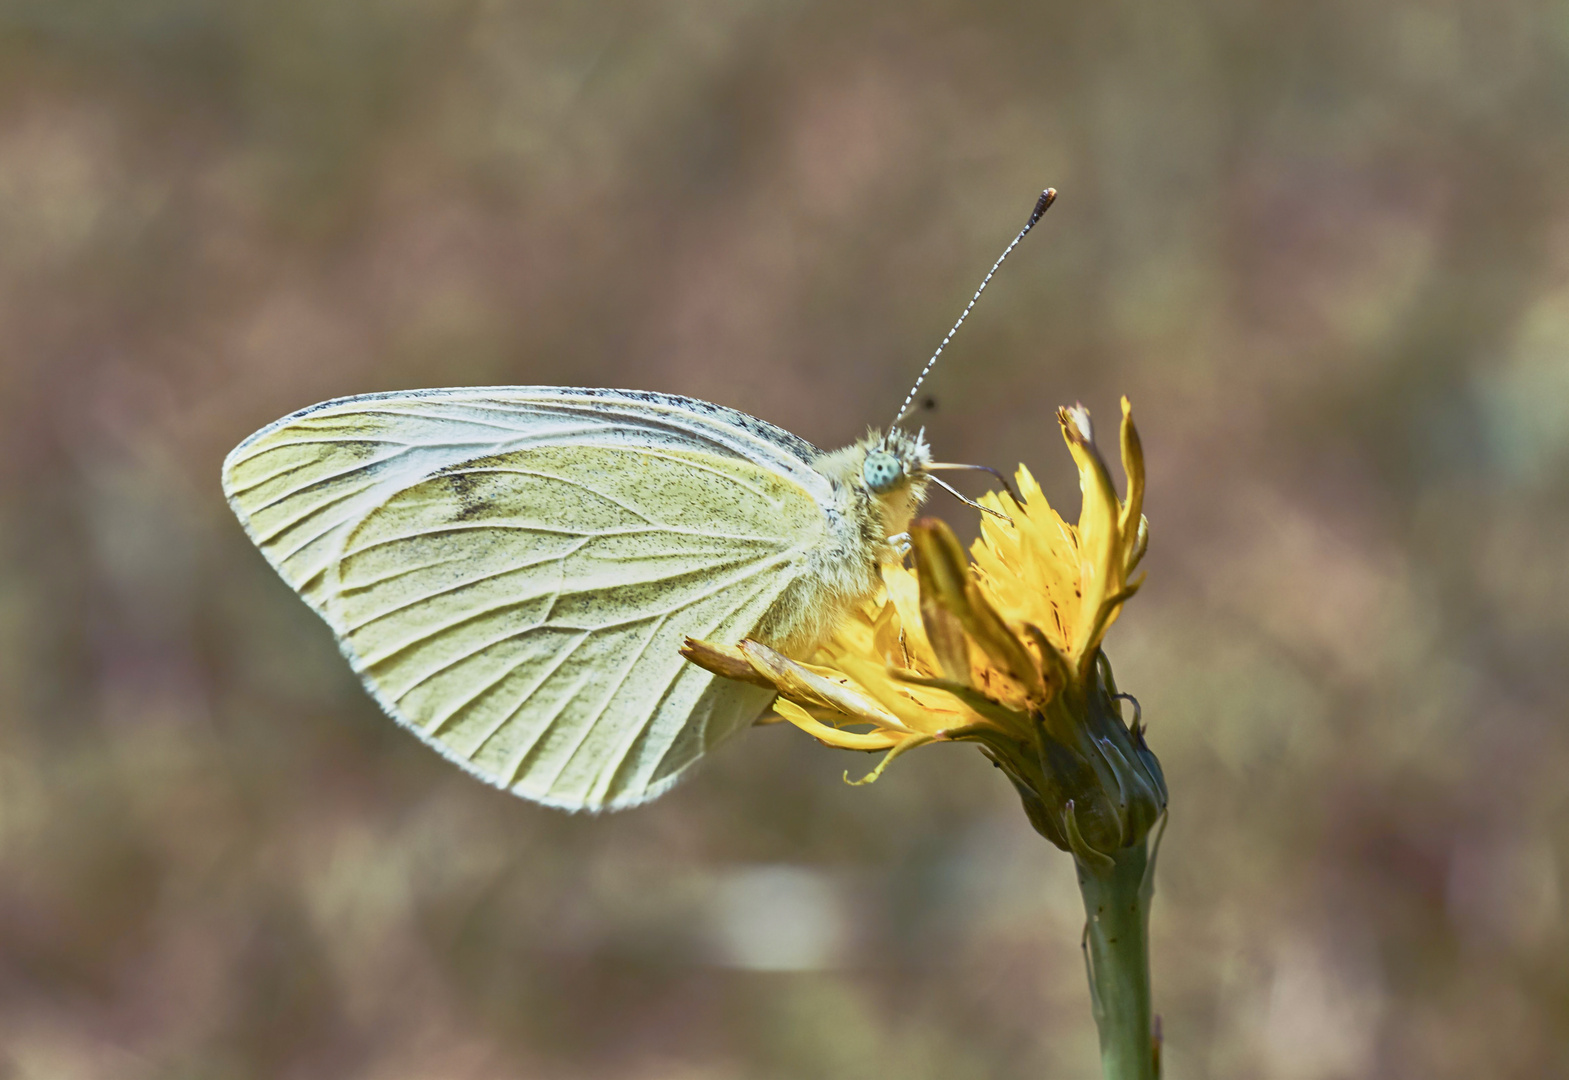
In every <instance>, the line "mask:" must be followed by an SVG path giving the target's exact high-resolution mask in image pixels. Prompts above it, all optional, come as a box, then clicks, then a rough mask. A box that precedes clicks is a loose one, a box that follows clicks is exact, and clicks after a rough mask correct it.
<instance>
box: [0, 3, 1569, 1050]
mask: <svg viewBox="0 0 1569 1080" xmlns="http://www.w3.org/2000/svg"><path fill="white" fill-rule="evenodd" d="M1566 181H1569V6H1566V5H1565V4H1564V3H1562V2H1548V0H1407V2H1372V3H1369V2H1365V0H1364V2H1352V0H1327V2H1302V0H1286V2H1278V3H1277V2H1263V0H1254V2H1252V3H1248V2H1242V0H1176V2H1173V3H1141V2H1136V0H1115V2H1111V3H1103V4H1068V3H1060V2H1045V3H1037V4H1028V5H1026V4H1012V3H992V2H969V3H958V2H943V0H897V2H896V0H875V2H871V3H865V4H847V3H842V2H839V3H834V2H820V0H792V2H779V0H739V2H738V0H684V2H663V3H660V2H642V3H639V2H626V0H607V2H595V3H572V2H566V0H561V2H553V3H550V2H522V0H334V2H330V3H319V2H314V0H267V2H262V0H223V2H220V0H98V2H88V0H81V2H71V3H64V2H61V0H5V2H4V3H0V1077H4V1078H6V1080H35V1078H37V1080H59V1078H65V1080H74V1078H81V1080H96V1078H117V1080H120V1078H132V1080H143V1078H146V1080H153V1078H159V1080H163V1078H169V1080H175V1078H186V1077H189V1078H204V1080H205V1078H220V1080H248V1078H252V1077H255V1078H262V1077H285V1078H305V1077H330V1078H350V1077H352V1078H362V1077H363V1078H376V1080H382V1078H388V1080H390V1078H411V1080H413V1078H420V1080H424V1078H443V1080H444V1078H453V1080H466V1078H476V1080H478V1078H504V1077H542V1078H552V1080H554V1078H561V1080H578V1078H582V1080H591V1078H617V1080H727V1078H733V1077H735V1078H753V1077H756V1078H765V1080H773V1078H778V1080H785V1078H816V1077H864V1078H879V1077H901V1078H910V1080H918V1078H944V1080H962V1078H971V1077H973V1078H1004V1077H1010V1078H1011V1077H1019V1078H1024V1077H1043V1076H1051V1077H1059V1078H1089V1077H1092V1076H1094V1075H1095V1068H1096V1065H1095V1061H1096V1053H1095V1039H1094V1029H1093V1026H1092V1023H1091V1018H1090V1012H1089V1007H1088V1004H1087V994H1086V991H1085V988H1084V979H1083V968H1082V964H1081V961H1080V957H1079V952H1078V944H1079V931H1080V926H1081V920H1082V915H1081V912H1080V910H1079V906H1078V898H1077V895H1076V891H1075V887H1074V884H1073V878H1072V870H1071V865H1070V861H1069V859H1068V858H1067V857H1066V856H1065V855H1063V854H1062V853H1061V852H1059V851H1057V850H1056V849H1055V848H1052V847H1050V846H1049V845H1047V844H1046V843H1045V842H1043V841H1041V840H1040V839H1038V838H1037V837H1036V836H1035V835H1034V834H1033V833H1032V832H1031V831H1030V830H1029V828H1028V827H1027V826H1026V824H1025V821H1024V818H1023V814H1022V812H1021V811H1020V809H1019V808H1018V806H1017V804H1016V801H1015V799H1014V796H1013V795H1012V793H1011V791H1010V790H1008V789H1007V787H1006V785H1005V784H1004V783H1003V782H1002V781H1001V780H1000V779H999V777H998V776H997V775H996V774H995V773H994V771H993V770H992V769H990V768H989V767H987V765H986V762H985V761H984V760H983V759H982V758H981V757H980V755H979V754H977V753H976V752H974V751H973V750H972V749H969V748H965V747H948V748H938V749H933V750H925V751H922V752H920V753H918V754H914V755H911V756H910V757H908V758H905V759H903V760H902V761H901V762H900V763H899V764H898V765H896V766H895V767H894V768H892V769H890V770H889V772H888V774H887V775H886V776H885V777H884V778H883V779H882V780H881V781H880V782H879V783H878V784H876V785H874V786H872V787H868V788H860V789H854V788H850V787H847V786H845V785H844V784H843V783H842V782H841V780H840V775H841V773H842V772H843V771H844V770H845V769H846V768H847V767H849V768H852V769H859V768H861V767H863V766H864V765H865V764H866V763H867V762H866V760H865V759H863V758H861V757H858V756H852V755H847V754H844V753H842V752H835V751H829V750H826V749H824V748H821V747H819V746H817V745H816V744H814V743H812V742H811V741H810V740H808V739H806V738H805V737H802V736H799V735H798V734H797V733H795V732H794V731H791V730H789V729H783V728H766V729H760V730H757V731H755V732H751V733H749V734H748V735H747V736H746V737H744V738H743V739H742V740H740V742H739V743H738V744H736V745H732V746H730V747H728V748H727V750H726V751H725V752H723V753H720V754H718V755H717V756H716V757H715V759H714V760H713V761H712V762H711V763H710V764H709V765H708V766H707V767H706V768H705V769H703V770H701V772H700V774H699V775H698V776H696V778H694V779H692V780H691V781H690V782H688V783H687V784H685V785H684V786H683V787H681V788H679V789H677V790H676V791H675V792H673V793H672V794H670V795H669V796H667V797H666V798H664V799H662V800H660V801H659V802H657V803H655V804H653V805H651V806H649V807H647V808H644V809H641V810H638V811H635V812H629V813H624V814H617V815H612V816H607V817H600V818H592V817H587V816H579V817H571V816H566V815H563V814H559V813H556V812H553V811H549V810H544V809H541V808H538V807H535V806H532V805H529V804H526V803H523V802H521V801H518V800H515V799H512V798H509V797H507V796H505V795H503V794H500V793H498V792H495V791H492V790H490V789H488V788H486V787H484V786H483V785H481V784H479V783H477V782H475V781H472V780H469V779H467V778H465V777H463V776H461V775H459V774H458V773H457V772H456V771H455V770H454V769H453V768H452V767H450V766H449V765H447V764H446V763H445V762H443V761H441V760H440V759H439V758H438V757H437V756H436V755H434V754H432V753H430V752H429V751H427V750H424V749H422V748H421V747H420V746H419V745H418V744H417V743H416V742H415V740H413V739H412V738H410V737H409V736H407V735H406V734H403V733H401V732H400V731H398V730H397V729H396V728H395V727H394V725H393V724H392V723H391V722H389V721H387V720H385V719H384V718H383V717H381V716H380V715H379V713H378V712H377V710H376V708H375V706H374V705H373V704H372V703H371V701H370V700H369V699H368V698H367V697H366V696H365V695H364V694H363V693H362V692H361V691H360V689H359V687H358V686H357V684H356V682H355V680H354V678H353V677H352V676H351V674H350V672H349V671H348V669H347V667H346V666H345V664H344V663H343V662H342V661H341V660H340V659H339V657H338V654H337V650H336V649H335V648H334V646H333V642H332V639H331V636H330V635H329V633H328V631H327V629H326V627H325V626H323V625H322V624H320V623H319V621H318V620H317V619H316V618H315V616H314V615H312V614H311V613H310V612H309V611H308V610H307V609H306V607H305V606H304V605H303V604H302V603H300V602H299V601H298V600H297V599H296V598H295V597H294V596H293V595H292V594H291V593H290V592H289V590H288V589H287V588H286V587H285V586H284V585H283V583H282V582H281V581H279V580H278V579H277V578H276V577H275V576H274V575H273V573H272V572H271V571H270V570H269V569H268V568H267V566H266V565H265V564H264V563H263V561H262V559H261V558H260V556H259V555H258V554H257V553H256V552H255V551H254V550H253V549H252V548H251V546H250V545H249V543H248V542H247V541H246V539H245V538H244V536H243V535H242V534H241V532H240V529H239V527H238V526H237V524H236V523H235V521H234V520H233V518H232V517H231V515H230V513H229V511H228V509H227V507H226V506H225V505H224V502H223V499H222V497H221V494H220V491H219V483H218V467H219V462H220V461H221V459H222V457H223V455H224V453H225V452H226V451H227V450H228V449H229V448H230V447H231V446H232V445H233V444H235V443H236V442H238V441H239V440H240V439H241V438H243V437H244V436H245V435H247V434H248V433H250V432H251V431H252V430H254V429H255V428H257V427H259V426H261V425H262V424H264V423H267V422H269V421H271V420H273V419H274V418H276V417H278V416H280V415H283V414H284V413H286V412H289V411H292V410H294V409H296V408H299V407H301V406H304V405H307V404H310V403H312V402H315V401H318V400H321V399H325V398H329V397H333V396H336V395H342V394H348V393H358V392H366V391H375V390H393V389H398V388H410V387H421V386H442V385H457V384H489V383H565V384H585V385H611V386H627V387H638V388H649V389H658V390H664V391H671V392H676V393H685V394H693V395H697V396H700V397H703V398H707V399H711V400H714V401H717V402H722V403H724V404H726V405H731V406H735V407H738V408H741V409H745V410H748V411H750V412H753V413H756V414H758V415H760V416H763V417H765V418H767V419H769V420H771V421H774V422H775V423H778V424H781V425H783V426H785V427H787V428H790V429H792V430H794V431H796V432H798V433H800V434H801V435H803V436H805V437H807V438H808V439H810V440H812V441H814V442H816V443H818V444H819V445H823V446H828V447H832V446H835V445H840V444H843V443H845V442H847V441H849V440H850V439H852V438H854V437H856V436H857V435H859V434H860V433H861V432H862V431H863V430H864V427H865V426H866V425H867V424H870V423H886V421H887V420H888V419H889V416H890V414H891V413H892V411H893V409H894V407H895V406H896V405H897V403H898V401H899V399H900V397H901V396H902V394H903V392H904V390H905V389H906V387H907V385H908V383H909V381H910V379H911V377H912V376H913V374H914V372H915V370H916V369H917V368H918V367H919V365H920V364H921V363H922V362H923V361H924V360H925V358H926V356H927V355H928V353H929V352H930V350H931V348H932V346H933V345H934V343H935V342H936V340H937V339H938V338H939V337H940V336H941V335H942V333H943V332H944V331H945V330H946V329H947V327H948V324H949V323H950V322H951V321H952V319H953V317H954V316H955V315H956V314H957V312H958V309H959V308H960V307H961V306H962V304H963V302H964V301H965V300H966V299H967V298H968V296H969V293H970V291H971V290H972V289H973V287H974V285H975V284H976V282H977V281H978V280H979V278H980V275H981V273H982V272H983V271H984V269H985V268H986V267H987V266H988V265H989V264H990V262H991V260H992V259H993V258H994V257H995V255H996V253H997V252H998V251H999V250H1000V249H1001V247H1002V245H1003V243H1004V242H1005V241H1006V240H1007V239H1008V238H1009V237H1010V236H1011V235H1012V234H1013V232H1014V231H1015V230H1016V229H1017V228H1018V227H1019V226H1020V225H1021V224H1022V222H1023V219H1024V217H1025V216H1026V215H1027V213H1028V211H1029V208H1030V206H1031V204H1032V202H1033V201H1034V198H1035V195H1036V193H1037V192H1038V191H1039V189H1040V188H1041V187H1043V186H1045V185H1046V184H1052V185H1054V186H1056V187H1057V188H1058V189H1060V191H1061V193H1062V194H1061V199H1060V201H1059V203H1058V205H1057V207H1056V208H1055V209H1054V210H1053V211H1052V212H1051V214H1050V215H1049V216H1048V217H1047V219H1046V221H1045V223H1044V225H1043V226H1042V227H1041V228H1040V229H1038V230H1037V231H1036V233H1035V234H1033V235H1032V236H1031V238H1030V239H1029V240H1028V241H1027V242H1026V243H1025V244H1024V245H1022V246H1021V247H1020V249H1019V250H1018V252H1017V253H1016V256H1015V258H1014V259H1013V260H1012V261H1011V262H1010V264H1009V265H1008V267H1007V268H1006V270H1005V271H1004V273H1003V274H1002V275H1001V276H1000V277H999V279H998V280H997V282H996V284H995V286H994V287H993V289H992V290H991V291H990V292H989V294H988V296H987V298H986V300H985V301H983V303H982V304H981V305H980V307H979V308H978V309H977V312H976V314H975V316H974V318H972V319H971V321H970V323H969V325H968V327H967V328H966V330H965V332H964V333H963V335H961V337H960V338H959V339H958V340H957V342H956V344H955V345H954V347H953V348H952V349H951V350H950V352H949V354H948V358H947V359H946V360H945V365H946V366H945V367H943V368H941V369H939V371H938V373H937V375H936V376H935V377H934V379H933V380H932V382H931V383H930V384H929V389H930V393H931V398H932V401H931V402H930V407H928V408H926V409H925V411H924V412H923V413H922V414H921V419H922V420H923V421H924V423H925V424H926V425H927V427H928V430H929V433H930V435H931V438H932V440H933V442H934V443H935V445H936V446H937V447H938V448H939V452H940V454H941V456H943V457H945V458H948V459H950V460H967V461H976V462H985V463H991V464H995V465H999V466H1004V467H1011V466H1012V464H1013V463H1014V462H1016V461H1020V460H1023V461H1027V462H1028V463H1029V464H1030V465H1031V467H1032V468H1033V469H1034V470H1035V471H1036V473H1037V474H1038V475H1040V476H1041V477H1042V478H1043V480H1044V481H1045V483H1046V486H1047V489H1048V491H1049V492H1050V493H1051V494H1052V495H1053V497H1054V498H1056V499H1058V500H1060V501H1061V503H1062V504H1064V506H1065V508H1066V509H1067V510H1068V512H1069V513H1073V512H1076V506H1077V491H1076V490H1075V488H1074V480H1073V473H1072V469H1071V465H1070V462H1069V459H1068V456H1067V454H1066V453H1065V452H1064V450H1063V447H1062V444H1061V441H1060V438H1059V436H1058V434H1057V432H1056V429H1055V425H1054V422H1053V419H1052V415H1053V410H1054V408H1055V406H1057V405H1058V404H1062V403H1069V402H1072V401H1074V400H1079V399H1082V400H1083V401H1084V402H1085V403H1086V404H1088V405H1089V406H1090V407H1091V408H1092V409H1093V410H1095V411H1096V412H1097V414H1098V415H1099V416H1100V417H1101V419H1102V421H1103V424H1102V427H1103V432H1104V434H1103V440H1104V438H1105V434H1109V432H1110V429H1111V423H1110V421H1111V420H1112V418H1113V417H1114V416H1115V412H1116V402H1117V397H1118V395H1119V394H1123V393H1126V394H1127V395H1129V396H1130V397H1131V398H1132V399H1133V401H1134V403H1135V406H1136V408H1137V410H1138V415H1139V418H1140V421H1141V426H1142V430H1143V432H1144V440H1145V445H1146V447H1147V450H1148V456H1149V462H1150V495H1149V501H1148V507H1147V509H1148V512H1149V516H1150V519H1151V522H1152V528H1153V542H1152V544H1151V547H1150V554H1149V557H1148V559H1147V561H1146V566H1147V568H1148V570H1149V582H1148V585H1147V587H1146V589H1145V591H1144V592H1143V593H1142V594H1141V595H1140V596H1139V598H1138V599H1137V600H1136V601H1135V602H1134V603H1133V604H1131V605H1130V606H1129V607H1128V608H1127V609H1126V610H1125V612H1124V614H1123V618H1122V621H1121V623H1120V624H1119V625H1118V626H1117V627H1116V629H1115V630H1114V632H1113V634H1112V636H1111V639H1110V641H1109V644H1108V651H1109V654H1110V655H1111V657H1112V659H1113V661H1114V663H1115V664H1116V666H1117V670H1118V674H1119V677H1120V680H1121V681H1122V683H1123V684H1124V686H1125V687H1126V688H1127V689H1130V690H1132V691H1133V692H1134V693H1136V694H1137V695H1138V696H1139V697H1140V698H1141V700H1142V703H1143V708H1144V716H1145V718H1146V719H1147V720H1148V722H1149V724H1150V728H1151V736H1150V738H1151V742H1152V743H1153V745H1154V747H1155V749H1156V750H1157V751H1158V753H1159V754H1160V756H1161V758H1162V759H1163V761H1164V763H1165V767H1166V772H1167V775H1168V777H1169V780H1170V785H1171V792H1172V815H1171V827H1170V830H1169V833H1168V835H1167V837H1166V841H1165V847H1164V850H1163V851H1162V853H1161V858H1160V873H1159V878H1158V894H1157V897H1156V907H1155V919H1154V967H1155V980H1156V998H1157V1001H1156V1004H1157V1008H1158V1010H1159V1011H1160V1012H1161V1013H1162V1014H1163V1016H1164V1023H1165V1031H1166V1034H1167V1043H1166V1060H1167V1068H1168V1074H1167V1075H1168V1077H1170V1078H1171V1080H1194V1078H1201V1077H1214V1078H1257V1077H1268V1078H1276V1077H1278V1078H1282V1080H1334V1078H1353V1077H1355V1078H1361V1077H1375V1076H1376V1077H1412V1078H1416V1077H1421V1078H1434V1077H1457V1078H1458V1077H1465V1078H1474V1077H1499V1078H1512V1077H1529V1078H1541V1077H1555V1076H1569V960H1566V957H1569V935H1566V933H1565V930H1564V922H1565V918H1566V916H1569V895H1566V893H1569V680H1566V676H1565V671H1564V669H1565V661H1566V659H1569V651H1566V646H1569V572H1566V570H1565V546H1566V538H1569V479H1566V477H1569V471H1566V467H1569V182H1566ZM933 507H934V510H935V512H938V513H940V514H942V515H944V516H946V517H947V518H949V520H951V521H953V522H954V523H955V525H956V527H958V528H960V529H961V530H970V531H971V532H973V529H974V524H973V521H972V520H971V518H970V517H969V516H968V515H969V514H970V513H971V512H970V511H967V510H966V509H965V508H963V507H962V506H960V505H958V504H957V503H955V502H953V501H951V500H949V501H935V502H934V503H933Z"/></svg>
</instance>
